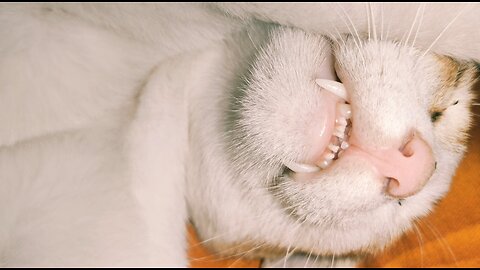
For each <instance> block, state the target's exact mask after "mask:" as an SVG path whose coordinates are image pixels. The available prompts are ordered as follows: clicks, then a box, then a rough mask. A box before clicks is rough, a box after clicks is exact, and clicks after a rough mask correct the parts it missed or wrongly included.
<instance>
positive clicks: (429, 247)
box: [189, 106, 480, 267]
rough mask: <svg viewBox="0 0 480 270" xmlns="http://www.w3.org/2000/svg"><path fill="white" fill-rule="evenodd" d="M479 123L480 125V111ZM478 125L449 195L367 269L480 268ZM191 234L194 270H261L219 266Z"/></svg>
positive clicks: (234, 263) (231, 263)
mask: <svg viewBox="0 0 480 270" xmlns="http://www.w3.org/2000/svg"><path fill="white" fill-rule="evenodd" d="M475 109H476V115H477V116H476V118H475V121H476V122H480V108H478V106H477V108H475ZM479 206H480V123H478V124H477V126H476V127H475V128H474V130H473V132H472V139H471V142H470V148H469V152H468V153H467V155H466V157H465V159H464V160H463V162H462V164H461V165H460V167H459V169H458V171H457V175H456V176H455V179H454V180H453V184H452V188H451V191H450V192H449V193H448V195H447V197H445V199H444V200H442V201H441V202H440V204H439V205H438V206H437V207H436V209H435V210H434V212H433V214H431V215H430V216H428V217H427V218H425V219H422V220H420V221H419V222H417V229H416V230H413V231H411V232H410V233H407V234H406V235H405V236H404V237H403V238H401V239H400V240H399V241H398V242H397V243H396V244H394V245H393V246H392V247H390V248H389V249H388V250H386V251H385V252H383V253H382V254H380V255H378V256H375V257H372V258H368V259H367V260H366V261H365V262H363V263H362V265H361V266H363V267H480V208H479ZM189 232H190V238H189V240H190V249H189V256H190V258H191V260H190V262H191V266H192V267H259V266H260V262H259V261H246V260H221V259H219V258H215V256H213V255H211V254H209V253H208V252H207V251H206V250H205V249H204V248H202V247H201V246H200V245H198V241H197V239H196V237H195V235H194V232H193V229H192V228H190V229H189Z"/></svg>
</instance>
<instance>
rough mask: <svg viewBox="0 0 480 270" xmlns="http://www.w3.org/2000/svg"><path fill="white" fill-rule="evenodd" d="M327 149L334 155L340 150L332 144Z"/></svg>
mask: <svg viewBox="0 0 480 270" xmlns="http://www.w3.org/2000/svg"><path fill="white" fill-rule="evenodd" d="M328 149H330V150H332V152H334V153H336V152H338V150H339V149H340V146H338V145H334V144H329V145H328Z"/></svg>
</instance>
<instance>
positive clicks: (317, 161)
mask: <svg viewBox="0 0 480 270" xmlns="http://www.w3.org/2000/svg"><path fill="white" fill-rule="evenodd" d="M477 77H478V71H477V67H476V65H475V64H474V63H472V62H468V61H461V60H455V59H453V58H450V57H448V56H442V55H437V54H434V53H431V52H425V51H423V50H420V49H416V48H413V47H411V46H406V45H404V44H402V43H400V42H392V41H377V40H373V39H361V38H357V37H353V36H342V37H337V38H335V39H327V38H325V37H322V36H316V35H312V34H307V33H304V32H302V31H299V30H292V29H282V30H278V31H276V32H274V34H272V36H271V39H270V41H269V42H268V43H267V44H266V45H265V46H264V47H263V48H262V49H261V50H259V53H258V55H257V56H256V57H255V60H254V61H253V64H252V66H251V68H250V71H249V73H248V76H246V77H245V83H244V85H243V86H242V87H241V89H240V90H241V91H234V93H235V97H233V98H232V99H231V100H233V101H234V102H232V103H231V106H229V107H228V110H229V115H230V117H228V119H227V122H228V123H227V124H226V125H225V130H224V131H223V132H224V135H222V137H221V138H222V140H223V142H222V143H223V144H222V145H223V148H222V149H223V151H224V152H225V153H226V154H225V157H226V158H227V161H226V162H225V164H226V166H228V168H227V169H225V170H227V171H228V173H226V175H228V176H227V177H225V178H222V179H221V180H218V181H224V182H223V183H219V185H220V186H225V185H227V186H229V188H235V189H240V190H241V191H240V192H231V193H228V192H226V194H229V195H225V196H227V197H228V196H231V197H230V198H225V199H226V200H231V201H238V202H241V203H244V204H245V205H244V206H241V205H238V203H236V204H235V203H232V202H226V203H225V204H224V205H223V206H222V207H224V208H229V209H224V210H221V211H215V212H214V213H215V214H214V215H213V217H210V218H211V219H212V220H213V221H211V222H207V223H208V224H209V225H208V226H205V227H203V230H204V231H208V233H205V234H206V235H207V237H215V235H217V237H218V240H219V241H216V240H213V241H212V242H216V244H214V245H213V246H217V248H219V249H224V245H227V246H229V245H232V246H236V245H238V246H242V248H231V249H230V251H226V250H228V249H226V250H225V249H224V250H223V251H224V252H225V253H235V252H237V253H238V250H239V249H240V250H242V249H243V250H246V252H247V251H248V248H250V249H251V248H255V247H256V250H254V251H248V252H249V254H253V253H255V251H258V250H262V249H264V248H266V249H270V250H272V249H273V250H278V249H288V248H290V247H295V249H296V251H303V252H307V253H308V252H312V251H313V253H317V254H332V253H333V254H343V253H349V252H355V251H376V250H378V249H381V248H383V247H384V246H385V245H386V244H388V243H390V242H391V241H392V240H393V239H395V238H397V237H398V236H399V235H400V234H402V233H403V232H404V231H405V230H407V229H408V228H410V227H411V226H412V222H413V221H414V220H415V219H417V218H419V217H422V216H424V215H425V214H427V213H428V212H429V211H431V210H432V207H433V205H434V204H435V202H437V201H438V200H439V199H440V198H442V197H443V196H444V195H445V193H446V192H447V191H448V189H449V186H450V182H451V179H452V176H453V174H454V171H455V169H456V167H457V165H458V163H459V161H460V160H461V158H462V156H463V154H464V152H465V150H466V145H467V138H468V135H467V132H468V129H469V127H470V125H471V122H472V115H471V112H470V107H471V106H472V102H473V98H474V97H473V91H472V86H473V84H474V82H475V81H476V79H477ZM318 79H321V80H318ZM342 142H343V143H342ZM211 188H212V187H211V186H210V187H209V190H210V191H207V193H208V192H211ZM222 188H224V187H222ZM236 196H238V197H242V196H243V198H241V199H239V198H236ZM214 203H215V204H218V201H214ZM215 207H220V206H219V205H217V206H215ZM236 207H237V208H236ZM240 207H244V208H245V209H247V210H245V211H243V210H242V211H237V210H238V208H240ZM232 212H235V213H236V214H232ZM242 225H243V226H244V227H255V228H254V229H244V230H241V229H239V226H240V227H241V226H242ZM207 227H208V229H205V228H207ZM226 234H228V237H227V236H226V237H225V238H224V237H220V236H225V235H226ZM232 234H235V236H232ZM222 239H223V240H222ZM227 242H229V243H227Z"/></svg>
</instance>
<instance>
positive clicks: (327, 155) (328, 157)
mask: <svg viewBox="0 0 480 270" xmlns="http://www.w3.org/2000/svg"><path fill="white" fill-rule="evenodd" d="M323 157H324V158H325V159H327V160H332V159H334V158H335V154H334V153H327V154H325V155H324V156H323Z"/></svg>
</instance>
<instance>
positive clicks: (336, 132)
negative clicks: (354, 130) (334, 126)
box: [333, 130, 345, 139]
mask: <svg viewBox="0 0 480 270" xmlns="http://www.w3.org/2000/svg"><path fill="white" fill-rule="evenodd" d="M333 135H334V136H336V137H338V138H340V139H343V137H345V133H344V132H343V131H338V130H335V132H333Z"/></svg>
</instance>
